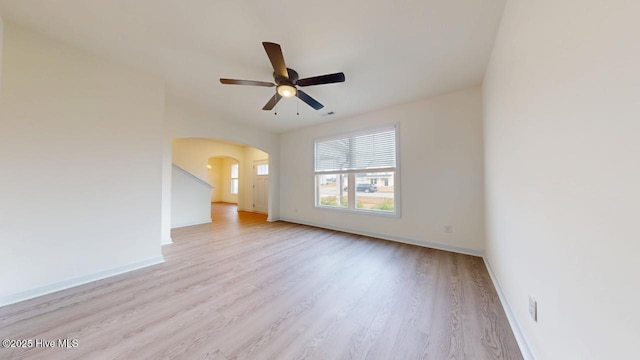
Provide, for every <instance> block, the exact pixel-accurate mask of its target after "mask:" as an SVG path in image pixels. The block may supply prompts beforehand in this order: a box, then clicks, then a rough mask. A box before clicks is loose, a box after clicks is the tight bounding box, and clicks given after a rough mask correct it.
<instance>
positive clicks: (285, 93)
mask: <svg viewBox="0 0 640 360" xmlns="http://www.w3.org/2000/svg"><path fill="white" fill-rule="evenodd" d="M296 92H297V91H296V88H295V87H293V86H291V85H280V86H278V94H280V96H282V97H286V98H290V97H292V96H294V95H295V94H296Z"/></svg>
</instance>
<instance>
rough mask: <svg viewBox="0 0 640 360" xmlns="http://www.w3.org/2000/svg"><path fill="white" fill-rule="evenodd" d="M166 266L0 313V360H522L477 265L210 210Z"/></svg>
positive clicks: (168, 251)
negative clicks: (4, 344) (65, 344)
mask: <svg viewBox="0 0 640 360" xmlns="http://www.w3.org/2000/svg"><path fill="white" fill-rule="evenodd" d="M212 220H213V221H212V222H211V223H209V224H202V225H196V226H189V227H184V228H179V229H174V230H173V231H172V238H173V244H170V245H167V246H164V247H163V255H164V257H165V262H164V263H162V264H158V265H155V266H152V267H148V268H145V269H140V270H137V271H133V272H129V273H126V274H122V275H119V276H115V277H111V278H108V279H104V280H100V281H96V282H92V283H89V284H84V285H81V286H77V287H74V288H71V289H66V290H63V291H59V292H56V293H53V294H49V295H45V296H42V297H38V298H35V299H31V300H27V301H23V302H20V303H17V304H13V305H9V306H5V307H2V308H0V338H2V339H32V340H35V339H45V340H55V339H77V341H78V346H77V347H75V348H66V349H63V348H44V347H38V348H35V347H33V348H21V349H20V348H8V349H7V348H0V359H30V360H31V359H47V360H51V359H52V360H56V359H65V360H66V359H109V360H112V359H212V360H247V359H259V360H262V359H278V360H280V359H322V360H326V359H365V360H374V359H375V360H377V359H394V360H395V359H403V360H404V359H407V360H410V359H434V360H440V359H470V360H471V359H473V360H484V359H486V360H501V359H509V360H519V359H522V356H521V354H520V351H519V349H518V346H517V344H516V341H515V338H514V336H513V333H512V331H511V329H510V327H509V324H508V322H507V319H506V316H505V314H504V311H503V309H502V307H501V304H500V301H499V299H498V296H497V294H496V291H495V289H494V287H493V284H492V282H491V279H490V277H489V274H488V272H487V270H486V268H485V267H484V263H483V262H482V259H480V258H477V257H473V256H468V255H461V254H455V253H451V252H446V251H441V250H435V249H428V248H422V247H417V246H412V245H406V244H400V243H395V242H389V241H385V240H380V239H373V238H369V237H365V236H360V235H353V234H347V233H342V232H338V231H332V230H325V229H319V228H314V227H308V226H303V225H297V224H292V223H286V222H274V223H269V222H266V217H265V216H264V215H261V214H254V213H246V212H237V211H236V207H235V206H232V205H229V204H212Z"/></svg>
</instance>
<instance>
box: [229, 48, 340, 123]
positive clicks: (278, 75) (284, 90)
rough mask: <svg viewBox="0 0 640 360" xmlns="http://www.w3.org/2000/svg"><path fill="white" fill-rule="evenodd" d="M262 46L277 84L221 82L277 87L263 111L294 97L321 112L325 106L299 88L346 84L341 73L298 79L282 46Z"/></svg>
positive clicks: (230, 80)
mask: <svg viewBox="0 0 640 360" xmlns="http://www.w3.org/2000/svg"><path fill="white" fill-rule="evenodd" d="M262 46H264V50H265V51H266V52H267V56H268V57H269V60H270V61H271V66H273V81H274V82H275V84H274V83H271V82H267V81H253V80H236V79H224V78H221V79H220V82H221V83H223V84H230V85H251V86H264V87H275V88H276V93H275V94H274V95H273V97H272V98H271V99H269V101H267V103H266V104H265V105H264V107H263V108H262V110H267V111H269V110H271V109H273V108H274V106H276V104H277V103H278V101H280V99H282V98H283V97H285V98H290V97H294V96H297V97H298V99H300V100H302V101H304V102H305V103H306V104H307V105H309V106H311V107H312V108H314V109H315V110H320V109H322V108H323V107H324V105H322V104H320V103H319V102H318V101H317V100H316V99H314V98H312V97H311V96H309V95H308V94H307V93H306V92H304V91H302V90H299V89H298V88H297V87H298V86H312V85H322V84H332V83H339V82H344V80H345V78H344V73H341V72H339V73H335V74H327V75H320V76H314V77H309V78H304V79H298V73H297V72H296V71H295V70H293V69H289V68H288V67H287V65H285V63H284V55H282V49H281V48H280V45H278V44H276V43H271V42H263V43H262Z"/></svg>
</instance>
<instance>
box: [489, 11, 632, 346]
mask: <svg viewBox="0 0 640 360" xmlns="http://www.w3.org/2000/svg"><path fill="white" fill-rule="evenodd" d="M638 14H640V2H638V1H624V0H612V1H578V0H563V1H557V0H541V1H525V0H509V1H508V4H507V6H506V9H505V13H504V18H503V20H502V25H501V29H500V32H499V35H498V38H497V41H496V45H495V49H494V52H493V56H492V60H491V62H490V66H489V70H488V72H487V75H486V78H485V83H484V104H485V137H486V138H485V143H486V148H485V151H486V194H487V246H486V247H487V249H486V252H487V259H488V261H489V263H490V265H491V267H492V268H493V270H494V273H495V275H496V278H497V279H498V282H499V284H500V285H501V287H502V290H503V292H504V295H505V297H506V299H507V300H508V303H509V305H510V309H511V310H512V311H513V315H514V317H515V319H517V322H518V324H519V326H517V328H519V329H520V330H521V331H522V333H523V334H524V337H525V338H526V339H528V342H529V344H530V347H531V349H532V351H533V352H534V353H535V354H536V356H537V358H538V359H631V358H637V356H638V340H639V339H640V326H639V325H638V324H640V311H638V304H640V261H638V255H639V254H640V241H639V240H640V236H639V232H638V227H637V223H638V214H640V205H639V204H640V188H639V184H640V157H639V154H640V141H639V134H640V121H639V120H640V65H639V64H640V41H638V34H640V22H639V21H638ZM529 295H532V296H534V297H536V298H537V300H538V306H539V320H538V322H537V323H535V322H533V321H532V320H531V319H530V318H529V316H528V307H527V306H528V304H527V301H528V296H529Z"/></svg>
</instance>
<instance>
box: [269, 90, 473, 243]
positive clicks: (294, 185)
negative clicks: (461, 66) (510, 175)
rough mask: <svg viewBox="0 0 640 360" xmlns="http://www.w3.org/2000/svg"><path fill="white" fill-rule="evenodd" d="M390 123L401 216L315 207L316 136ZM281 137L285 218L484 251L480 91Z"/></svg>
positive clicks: (452, 94)
mask: <svg viewBox="0 0 640 360" xmlns="http://www.w3.org/2000/svg"><path fill="white" fill-rule="evenodd" d="M394 122H398V123H399V124H400V166H401V174H400V182H401V184H400V185H401V213H402V217H401V218H391V217H383V216H375V215H365V214H354V213H345V212H339V211H335V210H329V209H322V208H315V207H314V175H313V163H314V161H313V156H314V155H313V141H314V138H316V137H323V136H330V135H335V134H341V133H345V132H350V131H355V130H361V129H366V128H369V127H374V126H378V125H382V124H390V123H394ZM280 140H281V148H280V154H281V168H282V171H281V176H280V179H281V180H280V187H281V190H280V191H281V194H283V196H282V198H281V199H280V210H281V217H282V218H283V219H287V220H290V221H294V222H300V223H307V224H315V225H319V226H324V227H329V228H336V229H344V230H348V231H352V232H357V233H364V234H373V235H375V236H379V237H383V238H388V239H396V240H401V241H407V242H414V243H419V244H424V245H429V246H434V247H440V248H446V249H452V250H456V251H462V252H469V253H474V254H479V253H480V252H481V251H482V248H483V242H484V239H483V234H484V227H483V226H484V217H483V211H484V203H483V169H482V148H483V145H482V97H481V91H480V88H478V87H475V88H470V89H466V90H462V91H458V92H455V93H450V94H446V95H442V96H438V97H434V98H431V99H427V100H423V101H419V102H414V103H410V104H405V105H400V106H395V107H391V108H387V109H384V110H380V111H376V112H372V113H368V114H365V115H361V116H358V117H355V118H351V119H347V120H338V121H334V122H331V123H326V124H322V125H319V126H314V127H309V128H305V129H301V130H297V131H292V132H288V133H284V134H282V135H281V137H280ZM272 199H273V198H272ZM445 225H453V227H454V232H453V233H452V234H447V233H445V232H444V226H445Z"/></svg>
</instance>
